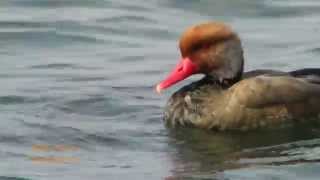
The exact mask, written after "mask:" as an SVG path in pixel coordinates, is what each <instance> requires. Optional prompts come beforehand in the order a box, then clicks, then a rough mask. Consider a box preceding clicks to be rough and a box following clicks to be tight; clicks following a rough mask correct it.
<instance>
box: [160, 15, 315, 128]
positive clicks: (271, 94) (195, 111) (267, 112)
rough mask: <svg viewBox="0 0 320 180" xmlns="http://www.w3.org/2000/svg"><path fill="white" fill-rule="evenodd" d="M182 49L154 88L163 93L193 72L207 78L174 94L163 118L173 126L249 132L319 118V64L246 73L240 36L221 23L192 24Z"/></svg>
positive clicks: (182, 41) (166, 106) (180, 44)
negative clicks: (175, 61) (285, 69)
mask: <svg viewBox="0 0 320 180" xmlns="http://www.w3.org/2000/svg"><path fill="white" fill-rule="evenodd" d="M179 49H180V53H181V59H180V60H179V62H178V64H177V65H176V66H175V68H174V69H173V70H172V71H171V73H169V75H168V76H167V77H166V78H165V79H164V80H162V81H161V82H160V83H158V84H157V85H156V87H155V90H156V91H157V92H158V93H159V94H160V93H161V92H162V91H164V90H165V89H167V88H169V87H171V86H173V85H174V84H176V83H178V82H180V81H182V80H184V79H186V78H188V77H189V76H192V75H195V74H203V75H204V76H203V78H201V79H200V80H198V81H195V82H192V83H191V84H188V85H186V86H184V87H182V88H180V89H179V90H178V91H176V92H174V93H173V95H172V96H171V97H170V98H169V100H168V102H167V104H166V105H165V107H164V118H163V119H164V122H165V124H166V125H168V126H171V127H181V126H182V127H183V126H191V127H196V128H202V129H210V130H217V131H224V130H241V131H247V130H252V129H259V128H267V127H278V126H285V125H288V124H292V123H296V122H309V121H311V120H317V119H319V118H320V69H319V68H304V69H298V70H294V71H288V72H284V71H277V70H272V69H271V70H270V69H258V70H253V71H248V72H244V52H243V48H242V43H241V40H240V38H239V36H238V34H237V33H236V32H235V31H234V30H233V29H232V28H231V27H230V26H229V25H227V24H225V23H222V22H216V21H210V22H204V23H201V24H196V25H193V26H191V27H189V28H187V29H186V30H185V31H184V32H183V33H182V35H181V37H180V40H179Z"/></svg>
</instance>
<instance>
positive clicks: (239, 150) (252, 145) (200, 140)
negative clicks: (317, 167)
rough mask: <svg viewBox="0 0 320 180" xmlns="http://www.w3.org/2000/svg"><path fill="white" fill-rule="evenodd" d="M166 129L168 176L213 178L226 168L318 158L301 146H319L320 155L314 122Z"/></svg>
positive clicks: (313, 148)
mask: <svg viewBox="0 0 320 180" xmlns="http://www.w3.org/2000/svg"><path fill="white" fill-rule="evenodd" d="M168 131H169V135H170V147H171V148H172V149H174V150H173V151H171V153H170V157H171V158H170V159H171V160H172V164H173V169H172V174H173V175H172V177H170V178H169V179H171V178H173V179H179V178H186V177H189V178H192V179H203V178H204V179H206V178H205V175H208V177H211V178H212V176H215V174H216V173H217V172H220V171H223V170H226V169H234V168H241V167H247V166H255V165H261V164H263V165H277V164H292V163H299V162H306V161H310V162H313V161H318V160H319V159H320V158H319V157H320V156H317V155H316V154H314V157H313V158H310V157H309V156H310V154H309V155H308V157H307V156H306V155H305V154H307V152H305V153H303V152H301V148H304V150H305V151H308V150H309V151H310V150H313V151H314V150H317V149H319V154H320V140H318V139H317V138H319V137H320V127H319V125H314V124H308V125H306V124H303V125H302V124H296V125H292V126H291V127H286V128H278V129H269V130H263V131H262V130H257V131H251V132H246V133H243V132H223V133H221V132H212V131H204V130H201V129H193V128H179V129H169V130H168ZM315 148H316V149H315ZM295 151H296V152H295ZM299 152H300V154H299ZM297 155H298V156H297ZM308 158H309V159H308ZM196 177H198V178H196ZM200 177H201V178H200Z"/></svg>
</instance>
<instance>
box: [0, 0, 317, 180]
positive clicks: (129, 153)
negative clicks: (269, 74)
mask: <svg viewBox="0 0 320 180" xmlns="http://www.w3.org/2000/svg"><path fill="white" fill-rule="evenodd" d="M207 20H220V21H225V22H227V23H229V24H231V25H232V26H233V27H234V29H235V30H236V31H237V32H239V34H240V36H241V38H242V40H243V45H244V48H245V57H246V69H247V70H252V69H256V68H273V69H279V70H293V69H297V68H302V67H320V61H319V60H320V36H319V33H320V3H319V1H317V0H307V1H300V0H274V1H272V0H261V1H253V0H241V1H240V0H225V1H220V0H215V1H212V0H201V1H197V0H149V1H144V0H130V1H128V0H1V1H0V62H1V66H0V84H1V88H0V89H1V90H0V108H1V113H0V125H1V131H0V158H1V162H0V179H7V180H11V179H33V180H38V179H39V180H40V179H41V180H42V179H45V180H51V179H57V180H58V179H59V180H73V179H74V180H79V179H81V180H87V179H132V180H133V179H136V180H140V179H170V180H171V179H225V180H251V179H258V180H269V179H290V180H292V179H318V177H319V175H320V174H319V168H320V163H317V162H318V161H319V160H320V158H319V157H320V156H319V154H320V128H317V127H314V126H313V125H310V126H308V127H301V126H296V127H291V128H288V129H283V130H274V131H266V132H250V133H214V132H207V131H202V130H197V129H180V130H170V129H167V128H165V127H164V126H163V123H162V120H161V118H162V108H163V106H164V104H165V102H166V100H167V98H168V97H169V95H170V94H171V93H172V92H174V90H176V89H177V88H178V87H179V86H181V85H182V84H186V83H188V82H185V83H181V84H180V85H178V86H176V87H175V88H172V89H171V90H169V91H168V92H166V93H165V94H164V95H161V96H159V95H157V94H156V93H154V90H153V86H154V84H156V83H157V82H158V81H160V80H161V79H162V78H163V77H164V76H165V75H166V74H167V73H168V72H169V71H170V69H171V68H172V66H173V65H174V64H175V63H176V62H177V60H178V58H179V52H178V49H177V39H178V38H179V35H180V33H181V32H182V31H183V30H184V29H185V28H186V27H187V26H189V25H192V24H195V23H199V22H203V21H207ZM195 79H197V78H195ZM37 146H45V147H46V146H49V148H47V149H45V150H43V149H37V148H36V147H37ZM57 146H63V147H75V148H73V149H72V148H71V149H67V148H65V149H62V150H61V149H60V150H59V148H54V147H57ZM46 158H47V159H46ZM50 158H51V159H50ZM59 158H60V160H61V161H62V162H61V161H59ZM68 158H69V160H72V161H68V162H65V161H64V160H68ZM72 158H73V159H72ZM55 159H58V161H54V160H55ZM42 160H44V161H42Z"/></svg>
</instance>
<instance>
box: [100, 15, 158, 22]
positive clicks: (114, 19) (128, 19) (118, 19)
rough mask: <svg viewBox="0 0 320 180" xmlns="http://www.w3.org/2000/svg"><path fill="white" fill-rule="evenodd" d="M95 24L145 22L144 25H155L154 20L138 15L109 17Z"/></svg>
mask: <svg viewBox="0 0 320 180" xmlns="http://www.w3.org/2000/svg"><path fill="white" fill-rule="evenodd" d="M97 22H99V23H105V22H110V23H121V22H125V23H128V22H145V23H156V21H155V20H153V19H151V18H149V17H145V16H138V15H121V16H116V17H110V18H102V19H97Z"/></svg>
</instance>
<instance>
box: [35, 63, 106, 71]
mask: <svg viewBox="0 0 320 180" xmlns="http://www.w3.org/2000/svg"><path fill="white" fill-rule="evenodd" d="M30 69H86V70H96V69H100V68H96V67H88V66H80V65H76V64H70V63H52V64H42V65H34V66H31V67H30Z"/></svg>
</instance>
